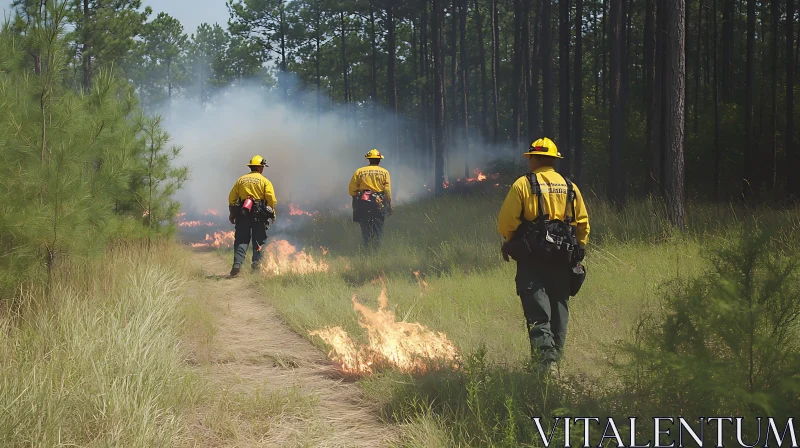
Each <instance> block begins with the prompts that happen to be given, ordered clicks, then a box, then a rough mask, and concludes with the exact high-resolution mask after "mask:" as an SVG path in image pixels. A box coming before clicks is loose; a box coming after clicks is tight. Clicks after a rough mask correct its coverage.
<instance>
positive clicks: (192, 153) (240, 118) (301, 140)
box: [161, 79, 485, 213]
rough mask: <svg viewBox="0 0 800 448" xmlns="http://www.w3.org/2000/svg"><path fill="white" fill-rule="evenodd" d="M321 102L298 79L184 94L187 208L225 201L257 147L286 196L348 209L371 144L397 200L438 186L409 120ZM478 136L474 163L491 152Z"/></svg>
mask: <svg viewBox="0 0 800 448" xmlns="http://www.w3.org/2000/svg"><path fill="white" fill-rule="evenodd" d="M282 82H285V79H282ZM284 85H285V84H284ZM316 105H317V96H316V94H315V93H313V92H312V93H309V92H303V91H300V90H299V89H298V90H294V89H293V90H291V91H290V93H288V94H287V93H286V92H284V90H283V89H280V90H278V89H274V88H273V89H267V88H265V87H263V85H257V84H250V85H241V86H238V87H230V88H228V89H226V90H225V91H223V92H221V93H220V94H219V95H218V96H217V97H216V98H215V99H214V101H213V105H210V106H203V105H201V104H200V103H199V102H197V101H193V100H189V99H181V100H175V101H174V102H173V104H172V106H171V107H169V108H166V109H163V110H162V112H161V113H162V115H163V116H165V117H166V127H167V130H168V131H169V133H170V135H171V136H172V138H173V143H174V144H177V145H180V146H182V147H183V150H182V152H181V154H180V156H179V158H178V160H177V163H178V164H181V165H187V166H189V168H190V170H191V178H190V180H189V181H187V183H186V184H185V185H184V188H183V189H182V190H181V191H180V193H179V194H178V199H179V200H181V202H182V204H183V209H184V210H187V211H190V212H192V211H202V210H207V209H225V207H226V205H227V202H226V201H227V197H228V193H229V192H230V189H231V186H232V185H233V183H234V182H235V181H236V179H237V178H238V177H239V176H241V175H242V174H245V173H247V172H249V169H248V168H247V166H246V164H247V162H248V161H249V160H250V158H251V157H253V156H254V155H256V154H258V155H261V156H262V157H264V158H265V160H266V162H267V164H268V165H269V167H268V168H265V169H264V176H266V177H267V178H268V179H269V180H270V181H272V183H273V185H274V187H275V193H276V196H277V198H278V202H279V206H286V205H287V204H288V203H293V204H296V205H298V206H300V207H301V208H303V209H308V210H322V211H328V210H331V211H341V212H342V213H345V212H346V211H345V210H346V206H349V205H350V197H349V195H348V192H347V187H348V184H349V182H350V178H351V177H352V174H353V171H355V170H356V169H357V168H358V167H360V166H364V165H365V164H366V159H365V158H364V155H365V154H366V153H367V152H368V151H369V150H371V149H372V148H377V149H378V150H379V151H381V153H383V154H384V156H385V157H386V158H385V160H383V161H382V163H381V166H383V167H385V168H387V169H388V170H389V171H390V173H391V176H392V189H393V193H394V194H393V196H394V197H393V200H394V202H395V203H403V202H408V201H411V200H414V199H417V198H421V197H424V196H425V195H427V194H430V193H429V192H430V190H432V189H433V188H432V187H431V186H430V182H431V180H432V179H431V178H432V176H431V175H432V173H431V172H430V169H428V168H430V165H426V164H427V163H429V162H430V160H425V159H429V157H421V156H420V154H424V153H425V152H424V151H420V150H419V149H418V148H415V147H414V143H413V142H412V141H411V139H410V138H406V139H404V141H403V144H402V145H401V146H402V147H401V148H400V149H395V146H396V144H395V142H394V131H393V126H395V125H397V126H398V129H400V130H401V132H403V131H402V130H404V129H407V127H406V126H405V124H404V123H403V122H402V120H400V121H399V122H397V123H395V122H394V121H393V120H394V118H393V117H392V116H391V115H390V114H389V113H387V112H386V111H384V110H381V109H380V108H375V107H373V106H371V105H364V104H357V105H350V107H349V108H346V107H345V106H342V105H332V104H330V103H326V104H323V107H321V109H323V112H322V113H319V114H318V113H317V112H316ZM410 134H412V133H410V132H409V133H406V134H403V135H404V136H407V135H410ZM460 141H464V139H463V137H462V138H461V139H460ZM473 146H475V148H473V150H472V151H471V154H473V155H474V157H472V159H473V160H472V161H473V163H476V162H477V160H479V159H480V160H483V161H485V149H483V148H480V147H477V146H478V145H473ZM452 152H454V153H455V154H454V157H450V158H449V160H450V169H449V172H450V173H453V179H454V178H455V177H456V176H464V174H465V173H464V171H465V164H464V161H463V160H464V159H463V156H462V155H461V154H459V153H456V152H455V151H452Z"/></svg>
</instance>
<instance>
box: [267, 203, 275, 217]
mask: <svg viewBox="0 0 800 448" xmlns="http://www.w3.org/2000/svg"><path fill="white" fill-rule="evenodd" d="M265 211H266V212H267V216H269V217H271V218H273V219H274V218H275V209H273V208H272V207H270V206H269V205H268V206H267V207H266V208H265Z"/></svg>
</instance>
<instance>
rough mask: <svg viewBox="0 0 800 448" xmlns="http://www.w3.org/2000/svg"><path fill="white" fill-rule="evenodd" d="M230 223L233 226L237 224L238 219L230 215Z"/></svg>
mask: <svg viewBox="0 0 800 448" xmlns="http://www.w3.org/2000/svg"><path fill="white" fill-rule="evenodd" d="M228 221H230V222H231V224H236V217H235V216H233V215H228Z"/></svg>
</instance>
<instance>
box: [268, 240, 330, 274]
mask: <svg viewBox="0 0 800 448" xmlns="http://www.w3.org/2000/svg"><path fill="white" fill-rule="evenodd" d="M261 250H262V251H264V252H265V253H264V259H263V261H262V262H261V270H262V272H263V273H264V274H265V275H267V276H273V275H284V274H310V273H312V272H327V271H328V269H329V266H328V264H327V263H325V262H324V261H317V260H314V257H312V256H311V255H309V254H307V253H305V252H303V251H302V250H301V251H298V250H297V248H296V247H295V246H293V245H291V244H289V242H288V241H286V240H277V241H273V242H271V243H269V244H268V245H267V246H265V247H262V248H261Z"/></svg>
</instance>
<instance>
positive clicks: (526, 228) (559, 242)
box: [506, 173, 580, 266]
mask: <svg viewBox="0 0 800 448" xmlns="http://www.w3.org/2000/svg"><path fill="white" fill-rule="evenodd" d="M526 177H527V178H528V182H529V183H530V185H531V191H532V194H534V195H536V196H537V200H538V209H539V216H537V217H536V219H534V220H533V221H528V220H526V219H525V208H524V207H523V209H522V213H521V214H520V221H522V223H521V224H520V225H519V227H518V228H517V230H516V231H515V232H514V236H513V237H512V238H511V240H510V241H509V242H508V243H507V248H506V252H507V253H508V255H509V256H510V257H511V258H513V259H514V260H516V261H518V262H519V261H537V262H541V263H546V264H554V265H562V266H575V265H576V264H577V263H578V262H579V261H580V259H579V252H580V245H579V244H578V238H577V234H576V229H575V226H573V225H572V223H573V222H575V189H574V187H573V185H572V181H570V180H569V179H568V178H566V177H565V178H564V181H565V182H566V184H567V201H566V210H565V211H564V220H560V219H550V215H549V214H547V213H545V203H544V198H543V197H542V188H541V185H539V179H538V178H537V177H536V175H535V174H533V173H530V174H527V175H526Z"/></svg>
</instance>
